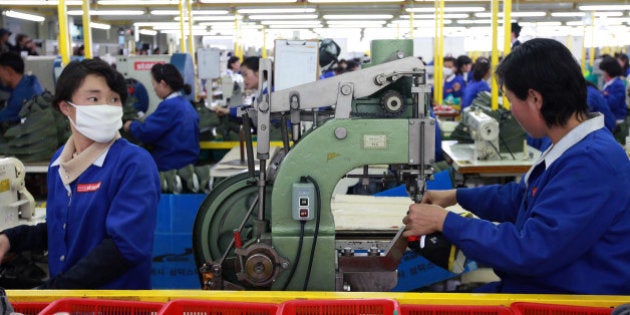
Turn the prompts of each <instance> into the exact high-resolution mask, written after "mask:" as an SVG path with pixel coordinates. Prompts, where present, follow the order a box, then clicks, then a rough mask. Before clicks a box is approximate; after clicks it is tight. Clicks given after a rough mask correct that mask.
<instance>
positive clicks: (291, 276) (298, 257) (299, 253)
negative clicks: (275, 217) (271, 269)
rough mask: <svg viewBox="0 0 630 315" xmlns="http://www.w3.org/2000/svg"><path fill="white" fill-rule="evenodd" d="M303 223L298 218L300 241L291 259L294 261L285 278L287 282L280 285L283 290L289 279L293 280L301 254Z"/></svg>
mask: <svg viewBox="0 0 630 315" xmlns="http://www.w3.org/2000/svg"><path fill="white" fill-rule="evenodd" d="M305 224H306V221H304V220H300V241H299V242H298V249H297V253H295V259H294V260H293V261H294V262H295V263H293V266H291V272H290V273H289V278H288V279H287V282H285V283H284V286H283V287H282V291H285V290H286V289H287V287H288V286H289V283H291V280H293V275H294V274H295V270H296V269H297V265H298V263H299V262H300V256H302V243H304V225H305Z"/></svg>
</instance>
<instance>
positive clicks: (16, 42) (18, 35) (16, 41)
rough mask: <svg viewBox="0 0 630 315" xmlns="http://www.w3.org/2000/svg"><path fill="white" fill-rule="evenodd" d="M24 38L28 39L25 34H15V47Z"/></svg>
mask: <svg viewBox="0 0 630 315" xmlns="http://www.w3.org/2000/svg"><path fill="white" fill-rule="evenodd" d="M24 37H28V35H26V34H17V35H15V45H16V46H18V45H20V42H21V41H22V40H23V39H24Z"/></svg>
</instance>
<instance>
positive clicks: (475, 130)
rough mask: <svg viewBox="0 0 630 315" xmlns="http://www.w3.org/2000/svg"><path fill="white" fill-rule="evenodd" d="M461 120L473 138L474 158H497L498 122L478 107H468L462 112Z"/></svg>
mask: <svg viewBox="0 0 630 315" xmlns="http://www.w3.org/2000/svg"><path fill="white" fill-rule="evenodd" d="M462 122H463V123H464V124H465V125H466V126H467V127H468V132H469V133H470V137H471V138H472V139H473V141H474V143H475V145H474V151H473V159H474V160H498V159H500V158H501V155H500V151H499V122H497V121H496V119H494V118H492V117H490V116H489V115H487V114H486V113H484V112H483V111H482V110H481V109H479V108H472V107H468V108H466V109H464V111H463V113H462Z"/></svg>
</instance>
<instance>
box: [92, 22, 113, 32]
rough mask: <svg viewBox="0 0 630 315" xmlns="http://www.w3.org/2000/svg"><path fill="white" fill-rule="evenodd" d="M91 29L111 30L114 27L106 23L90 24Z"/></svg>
mask: <svg viewBox="0 0 630 315" xmlns="http://www.w3.org/2000/svg"><path fill="white" fill-rule="evenodd" d="M90 28H96V29H99V30H109V29H111V28H112V26H111V25H109V24H105V23H97V22H90Z"/></svg>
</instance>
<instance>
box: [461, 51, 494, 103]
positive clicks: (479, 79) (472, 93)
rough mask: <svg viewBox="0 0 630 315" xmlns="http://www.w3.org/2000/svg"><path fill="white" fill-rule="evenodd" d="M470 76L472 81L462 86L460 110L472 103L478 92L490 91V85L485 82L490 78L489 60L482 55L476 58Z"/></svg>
mask: <svg viewBox="0 0 630 315" xmlns="http://www.w3.org/2000/svg"><path fill="white" fill-rule="evenodd" d="M472 78H473V79H472V82H470V83H468V85H467V86H466V87H465V88H464V96H462V111H463V110H464V108H466V107H468V106H470V104H472V102H473V100H474V99H475V98H477V95H479V93H481V92H484V91H487V92H490V85H488V82H486V80H488V79H489V78H490V61H489V60H488V59H486V58H483V57H480V58H478V59H477V62H475V65H473V67H472Z"/></svg>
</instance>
